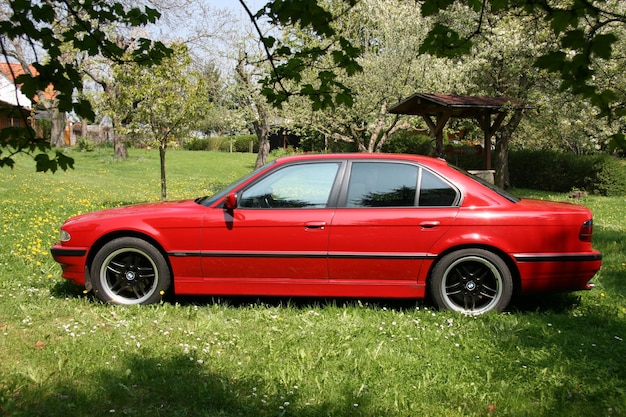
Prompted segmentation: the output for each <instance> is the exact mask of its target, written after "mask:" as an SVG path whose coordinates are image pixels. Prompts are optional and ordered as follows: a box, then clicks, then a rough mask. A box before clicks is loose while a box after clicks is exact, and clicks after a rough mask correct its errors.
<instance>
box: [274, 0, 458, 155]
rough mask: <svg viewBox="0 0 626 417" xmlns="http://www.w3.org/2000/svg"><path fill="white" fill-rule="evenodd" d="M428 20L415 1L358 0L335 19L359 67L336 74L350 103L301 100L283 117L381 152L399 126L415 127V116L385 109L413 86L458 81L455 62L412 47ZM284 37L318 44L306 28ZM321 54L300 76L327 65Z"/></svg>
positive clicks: (442, 87) (431, 87)
mask: <svg viewBox="0 0 626 417" xmlns="http://www.w3.org/2000/svg"><path fill="white" fill-rule="evenodd" d="M428 25H429V22H428V20H427V19H423V18H421V17H420V16H419V10H418V9H417V7H416V6H415V5H414V4H412V3H410V2H405V1H397V0H363V1H361V2H360V3H359V4H357V5H356V6H355V7H353V8H352V9H351V10H350V13H346V14H344V15H343V16H341V18H339V19H337V20H336V21H335V22H334V26H335V31H336V32H337V34H338V35H340V36H342V37H343V38H344V39H347V40H348V41H349V42H350V43H351V44H353V45H355V46H358V47H359V49H360V50H361V54H360V56H359V57H358V60H357V63H358V64H359V66H360V67H362V68H363V71H361V72H358V73H356V74H354V75H352V76H347V75H343V76H338V77H337V79H338V80H339V81H340V82H341V83H342V84H343V85H345V86H346V88H348V89H349V90H350V91H351V92H352V99H353V104H352V105H351V106H347V105H346V106H336V107H334V108H323V109H316V108H315V107H314V106H307V105H306V104H307V103H306V102H305V100H306V99H304V98H303V99H301V100H293V104H292V105H290V106H288V107H286V108H287V109H289V111H290V113H289V116H288V117H287V119H289V120H292V121H293V122H294V125H296V127H297V125H300V126H306V127H307V128H309V129H313V130H314V131H317V132H319V133H320V134H322V135H323V136H324V137H325V138H327V139H329V140H334V141H344V142H352V143H354V144H356V148H357V149H358V150H359V151H360V152H380V151H381V149H382V147H383V145H384V144H385V143H386V142H387V141H388V140H389V139H390V137H391V136H392V135H393V134H394V133H395V132H396V131H398V130H400V129H407V128H410V127H414V125H415V124H416V123H417V122H419V119H417V118H415V117H412V118H408V117H404V116H398V115H390V114H388V113H387V109H388V108H389V107H391V106H392V105H393V104H395V103H397V102H398V101H400V100H401V99H403V98H406V97H408V96H410V95H411V94H414V93H415V92H416V91H424V90H426V91H454V90H458V88H459V87H460V85H461V84H460V79H459V78H458V75H459V73H460V72H459V68H457V66H456V65H454V64H453V63H452V62H451V61H449V60H447V59H439V58H435V57H432V56H428V55H422V56H418V55H417V54H416V53H415V52H416V50H417V49H418V48H419V45H420V44H421V42H422V41H423V39H424V37H425V36H426V33H427V29H428ZM285 38H286V39H287V40H286V41H285V42H288V41H291V42H294V43H296V44H302V45H306V47H308V48H314V47H316V46H317V42H318V40H317V38H316V37H315V36H310V33H309V32H308V31H301V30H292V31H289V32H287V33H286V34H285ZM332 65H333V63H332V61H331V60H326V61H323V60H320V62H319V63H318V64H316V65H312V66H311V67H310V69H309V70H308V71H306V72H304V73H303V82H304V83H307V82H311V80H312V79H314V78H315V77H318V74H320V73H323V72H325V71H326V72H327V71H329V70H330V68H332Z"/></svg>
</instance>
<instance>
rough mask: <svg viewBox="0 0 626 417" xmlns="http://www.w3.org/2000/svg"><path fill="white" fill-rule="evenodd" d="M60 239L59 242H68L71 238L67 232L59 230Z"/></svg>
mask: <svg viewBox="0 0 626 417" xmlns="http://www.w3.org/2000/svg"><path fill="white" fill-rule="evenodd" d="M60 238H61V242H68V241H69V240H70V239H71V238H72V237H71V236H70V234H69V233H68V232H67V231H65V230H63V229H61V236H60Z"/></svg>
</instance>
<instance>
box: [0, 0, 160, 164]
mask: <svg viewBox="0 0 626 417" xmlns="http://www.w3.org/2000/svg"><path fill="white" fill-rule="evenodd" d="M159 16H160V14H159V12H158V11H157V10H155V9H152V8H149V7H143V8H137V7H133V8H127V7H125V6H124V5H123V3H120V2H113V3H111V2H106V1H103V0H91V1H80V0H66V1H62V2H44V3H39V2H34V1H31V0H7V1H6V17H7V18H6V19H4V20H2V21H0V48H1V50H2V54H3V56H4V58H5V61H7V62H11V60H12V59H14V58H15V57H14V56H13V54H12V53H11V49H10V47H9V46H10V43H11V42H24V43H25V44H26V45H28V46H29V48H30V55H32V56H33V57H34V62H33V63H30V62H20V63H21V64H22V67H23V68H24V73H23V74H21V75H19V76H18V77H17V78H16V80H15V81H16V83H17V84H19V85H20V90H21V91H22V93H23V94H25V95H26V96H27V97H36V96H37V95H38V93H39V92H41V91H45V90H46V89H47V88H48V87H49V86H52V87H53V88H54V92H55V96H54V100H55V101H56V104H57V106H58V110H59V111H61V112H74V113H75V114H76V115H78V116H79V117H83V118H87V119H91V120H93V119H94V117H95V114H94V111H93V109H92V106H91V103H90V102H89V101H88V100H86V99H85V98H84V96H83V95H82V94H80V92H81V91H82V76H81V74H80V72H79V69H78V65H77V64H76V63H75V62H73V61H71V60H67V59H66V58H65V56H64V55H65V54H66V51H67V49H68V48H73V49H74V50H75V51H77V55H80V54H82V55H85V56H102V57H104V58H106V59H108V60H110V61H113V62H120V61H121V60H122V59H123V56H124V55H125V53H126V51H127V49H128V47H129V46H128V44H126V46H123V45H121V44H120V43H119V42H117V41H116V39H115V35H112V32H114V31H113V30H112V28H113V27H115V26H117V27H136V26H143V25H146V24H149V23H155V22H156V21H157V19H158V18H159ZM130 47H132V52H131V54H130V59H131V60H132V61H134V62H137V63H140V64H143V65H151V64H152V63H155V62H159V61H160V60H161V59H163V58H164V57H166V56H168V55H169V54H170V53H171V51H170V49H169V48H168V47H166V46H165V45H164V44H163V43H161V42H153V41H151V40H149V39H144V38H139V39H136V40H135V41H134V42H133V43H132V45H130ZM31 69H32V70H31ZM33 70H34V71H33ZM25 125H26V123H25ZM15 135H19V137H20V138H21V139H19V140H18V139H16V138H15ZM9 136H10V137H13V138H14V139H11V140H7V139H6V138H7V137H9ZM2 137H3V141H2V146H1V147H0V166H5V165H6V166H12V165H13V159H12V158H11V156H13V155H15V154H16V153H19V152H23V153H27V154H33V153H34V152H35V151H36V150H38V151H39V152H42V153H45V152H46V151H47V150H49V149H50V145H49V143H48V139H45V138H38V137H36V135H35V132H34V131H33V130H32V129H26V130H22V131H20V132H19V133H18V132H12V133H10V132H3V135H2ZM3 151H6V152H7V153H8V156H6V155H4V156H3V155H2V152H3ZM41 155H42V154H38V156H37V157H36V160H37V169H38V170H43V171H47V170H52V171H54V170H56V168H57V167H60V168H62V169H66V168H67V167H71V166H72V165H71V163H69V158H67V157H65V156H63V155H62V154H61V153H57V154H56V155H55V156H54V157H53V158H52V159H50V158H49V157H47V155H45V156H41Z"/></svg>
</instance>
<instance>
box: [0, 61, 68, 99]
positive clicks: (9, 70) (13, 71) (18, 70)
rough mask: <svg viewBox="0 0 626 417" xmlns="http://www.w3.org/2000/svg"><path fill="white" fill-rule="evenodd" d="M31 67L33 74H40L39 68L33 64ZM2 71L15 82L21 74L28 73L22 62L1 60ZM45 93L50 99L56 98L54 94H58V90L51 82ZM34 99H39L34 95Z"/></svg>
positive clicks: (0, 69) (0, 68) (0, 71)
mask: <svg viewBox="0 0 626 417" xmlns="http://www.w3.org/2000/svg"><path fill="white" fill-rule="evenodd" d="M29 69H30V72H31V73H32V74H33V75H35V76H36V75H37V74H38V72H37V70H36V69H35V67H33V66H32V65H30V66H29ZM0 73H2V74H4V75H6V76H7V77H8V78H9V79H10V80H11V81H14V82H15V79H16V78H17V77H19V76H20V75H22V74H24V73H26V71H24V68H23V67H22V65H21V64H14V63H8V62H0ZM43 94H44V96H45V97H46V98H47V99H48V100H52V99H54V96H55V95H56V91H54V87H53V86H52V84H50V85H49V86H48V87H47V88H46V89H45V90H44V92H43ZM34 100H35V101H38V97H34Z"/></svg>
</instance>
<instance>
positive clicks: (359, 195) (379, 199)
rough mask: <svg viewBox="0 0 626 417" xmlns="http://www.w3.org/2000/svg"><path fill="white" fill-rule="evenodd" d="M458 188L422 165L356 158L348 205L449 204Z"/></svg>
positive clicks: (429, 205) (428, 205)
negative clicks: (359, 160)
mask: <svg viewBox="0 0 626 417" xmlns="http://www.w3.org/2000/svg"><path fill="white" fill-rule="evenodd" d="M457 199H458V192H457V190H456V189H455V188H454V187H452V186H451V185H450V184H448V183H447V182H446V181H445V180H443V179H441V178H440V177H438V176H436V175H435V174H433V173H431V172H430V171H427V170H425V169H422V168H420V167H419V166H416V165H412V164H406V163H397V162H353V163H352V168H351V172H350V180H349V182H348V188H347V193H346V206H347V207H416V206H425V207H449V206H453V205H455V204H456V202H457Z"/></svg>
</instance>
